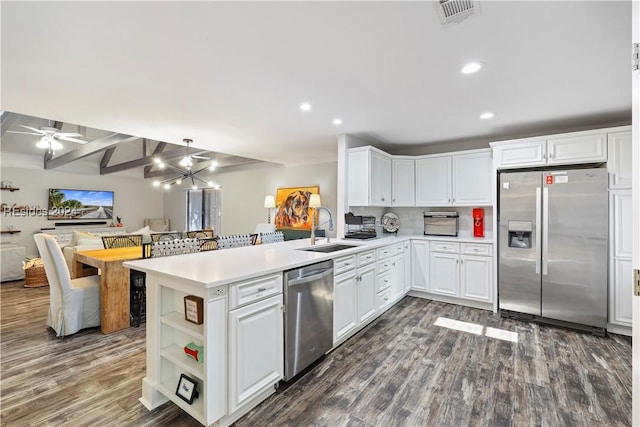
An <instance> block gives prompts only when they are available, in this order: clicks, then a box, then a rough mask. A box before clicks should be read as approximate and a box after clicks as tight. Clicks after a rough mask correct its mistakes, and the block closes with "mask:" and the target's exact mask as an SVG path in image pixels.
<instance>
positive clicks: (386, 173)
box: [347, 146, 391, 206]
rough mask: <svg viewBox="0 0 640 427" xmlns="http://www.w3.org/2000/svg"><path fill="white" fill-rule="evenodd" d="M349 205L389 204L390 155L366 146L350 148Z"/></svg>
mask: <svg viewBox="0 0 640 427" xmlns="http://www.w3.org/2000/svg"><path fill="white" fill-rule="evenodd" d="M347 163H348V165H347V168H348V172H347V176H348V185H347V191H348V196H347V197H348V200H349V205H350V206H391V156H390V155H388V154H387V153H385V152H384V151H381V150H378V149H377V148H374V147H371V146H367V147H358V148H351V149H349V152H348V160H347Z"/></svg>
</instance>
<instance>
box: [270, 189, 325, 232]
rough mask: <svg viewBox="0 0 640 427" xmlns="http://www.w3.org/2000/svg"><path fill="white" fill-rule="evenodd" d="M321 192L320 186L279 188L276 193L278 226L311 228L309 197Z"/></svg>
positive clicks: (311, 210) (276, 221)
mask: <svg viewBox="0 0 640 427" xmlns="http://www.w3.org/2000/svg"><path fill="white" fill-rule="evenodd" d="M312 194H320V187H318V186H316V187H296V188H278V191H277V193H276V206H277V211H276V216H275V224H276V228H297V229H303V230H310V229H311V215H312V214H313V209H310V208H309V199H310V198H311V195H312Z"/></svg>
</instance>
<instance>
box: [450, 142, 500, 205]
mask: <svg viewBox="0 0 640 427" xmlns="http://www.w3.org/2000/svg"><path fill="white" fill-rule="evenodd" d="M451 159H452V162H453V194H452V204H453V205H454V206H469V205H473V206H476V205H490V204H491V190H492V186H491V167H492V159H491V150H489V149H487V150H481V151H474V152H473V153H469V154H456V155H454V156H452V157H451Z"/></svg>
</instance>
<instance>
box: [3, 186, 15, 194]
mask: <svg viewBox="0 0 640 427" xmlns="http://www.w3.org/2000/svg"><path fill="white" fill-rule="evenodd" d="M0 189H1V190H8V191H11V192H12V193H13V192H14V191H18V190H19V188H17V187H0Z"/></svg>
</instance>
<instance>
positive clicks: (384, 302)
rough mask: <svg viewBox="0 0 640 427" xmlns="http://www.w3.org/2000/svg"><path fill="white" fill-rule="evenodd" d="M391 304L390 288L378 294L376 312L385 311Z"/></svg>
mask: <svg viewBox="0 0 640 427" xmlns="http://www.w3.org/2000/svg"><path fill="white" fill-rule="evenodd" d="M390 304H391V288H387V289H385V290H384V291H380V292H378V310H382V309H385V308H386V307H388V306H389V305H390Z"/></svg>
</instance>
